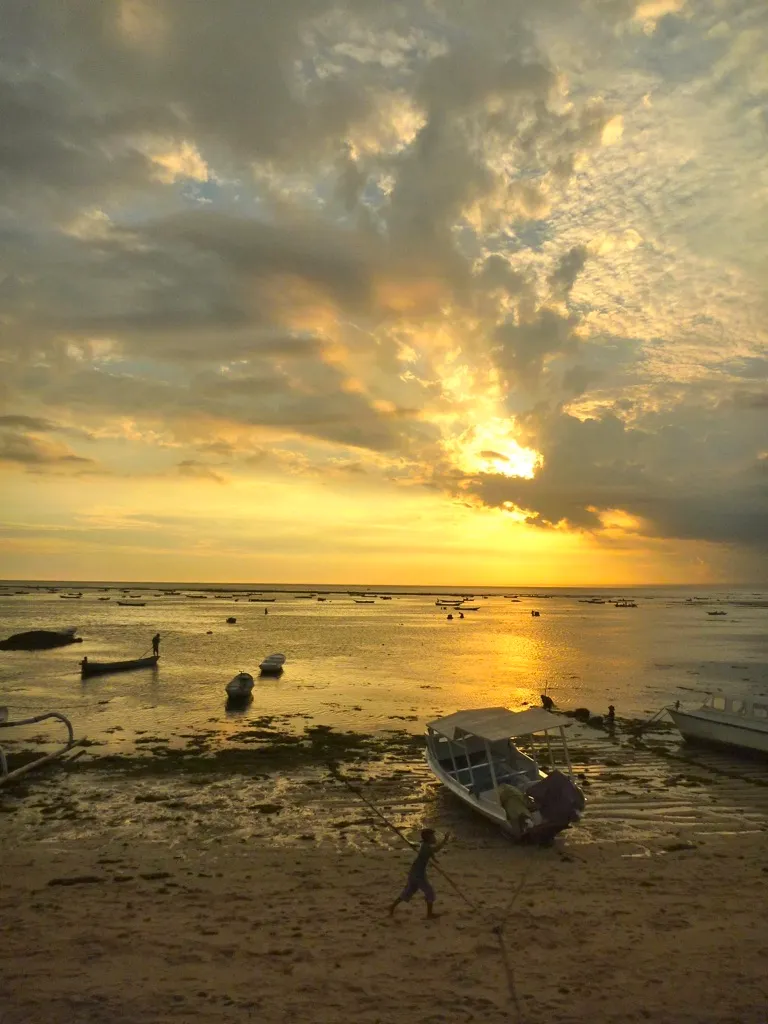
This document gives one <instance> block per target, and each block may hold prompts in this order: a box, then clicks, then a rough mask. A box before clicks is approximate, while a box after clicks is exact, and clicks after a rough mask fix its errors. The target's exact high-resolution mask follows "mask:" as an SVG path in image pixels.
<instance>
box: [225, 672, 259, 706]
mask: <svg viewBox="0 0 768 1024" xmlns="http://www.w3.org/2000/svg"><path fill="white" fill-rule="evenodd" d="M252 689H253V676H252V675H251V673H250V672H238V673H237V675H236V676H235V677H234V678H233V679H230V681H229V682H228V683H227V685H226V691H227V697H229V699H230V700H243V698H245V697H249V696H250V695H251V690H252Z"/></svg>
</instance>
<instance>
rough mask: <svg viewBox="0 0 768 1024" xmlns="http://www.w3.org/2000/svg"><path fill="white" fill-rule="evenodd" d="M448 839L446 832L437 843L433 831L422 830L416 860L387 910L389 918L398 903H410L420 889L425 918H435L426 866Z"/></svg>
mask: <svg viewBox="0 0 768 1024" xmlns="http://www.w3.org/2000/svg"><path fill="white" fill-rule="evenodd" d="M449 838H450V836H449V834H448V833H447V832H446V833H445V835H444V836H443V838H442V841H441V842H438V841H437V837H436V836H435V833H434V829H431V828H425V829H422V832H421V846H420V847H419V852H418V853H417V854H416V860H415V861H414V862H413V864H411V869H410V871H409V872H408V879H407V881H406V883H405V888H404V889H403V891H402V892H401V893H400V895H399V896H398V897H397V899H396V900H395V901H394V903H392V905H391V906H390V908H389V914H390V917H391V916H392V914H394V912H395V908H396V907H397V905H398V903H408V902H410V899H411V896H413V895H414V893H415V892H416V891H417V890H418V889H421V891H422V892H423V893H424V899H425V900H426V901H427V917H430V918H431V917H437V914H435V913H434V911H433V909H432V907H433V904H434V902H435V890H434V889H433V888H432V886H431V885H430V884H429V882H428V881H427V865H428V864H429V862H430V860H431V859H432V858H433V857H434V856H435V854H436V853H437V852H438V851H439V850H442V848H443V847H444V846H445V844H446V843H447V842H448V840H449Z"/></svg>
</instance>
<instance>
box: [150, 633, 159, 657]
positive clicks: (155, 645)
mask: <svg viewBox="0 0 768 1024" xmlns="http://www.w3.org/2000/svg"><path fill="white" fill-rule="evenodd" d="M152 657H153V658H159V657H160V634H159V633H155V635H154V636H153V637H152Z"/></svg>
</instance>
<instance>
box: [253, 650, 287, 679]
mask: <svg viewBox="0 0 768 1024" xmlns="http://www.w3.org/2000/svg"><path fill="white" fill-rule="evenodd" d="M284 664H285V655H284V654H269V655H267V657H266V658H265V659H264V661H262V662H261V664H260V665H259V671H260V672H261V674H262V675H263V676H279V675H280V673H281V672H282V671H283V665H284Z"/></svg>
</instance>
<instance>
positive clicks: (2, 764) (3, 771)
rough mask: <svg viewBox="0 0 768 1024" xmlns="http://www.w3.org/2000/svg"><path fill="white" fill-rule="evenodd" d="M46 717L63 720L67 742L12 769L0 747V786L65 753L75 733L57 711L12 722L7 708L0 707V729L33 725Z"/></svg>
mask: <svg viewBox="0 0 768 1024" xmlns="http://www.w3.org/2000/svg"><path fill="white" fill-rule="evenodd" d="M48 718H56V719H58V721H60V722H63V723H64V725H66V727H67V742H66V743H65V744H64V746H63V747H60V748H59V749H58V750H54V751H52V752H51V753H50V754H43V755H42V756H41V757H37V758H35V759H34V760H33V761H28V762H27V763H26V764H23V765H20V766H19V767H18V768H14V769H13V770H12V771H11V770H9V768H8V760H7V758H6V756H5V751H4V750H3V748H2V747H0V786H2V785H3V784H4V783H6V782H12V781H13V780H14V779H18V778H19V777H20V776H22V775H26V773H27V772H30V771H32V769H33V768H39V767H40V766H41V765H44V764H48V763H49V762H50V761H54V760H55V759H56V758H57V757H61V756H62V754H66V753H67V751H68V750H70V749H71V748H72V747H73V746H74V743H75V734H74V732H73V730H72V723H71V722H70V720H69V719H68V718H67V717H66V715H62V714H60V713H59V712H58V711H46V712H45V714H42V715H33V716H32V717H31V718H19V719H17V720H16V721H15V722H12V721H10V720H9V718H8V708H7V707H0V729H9V728H12V727H13V726H15V725H34V724H35V723H37V722H44V721H45V720H46V719H48ZM75 756H77V755H75Z"/></svg>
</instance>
